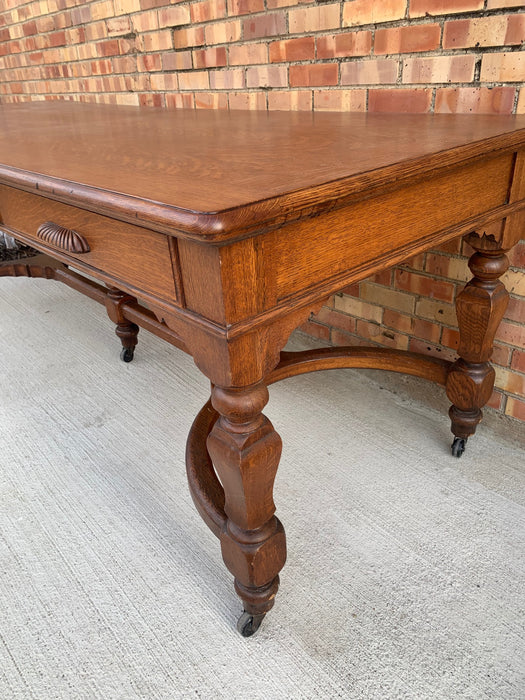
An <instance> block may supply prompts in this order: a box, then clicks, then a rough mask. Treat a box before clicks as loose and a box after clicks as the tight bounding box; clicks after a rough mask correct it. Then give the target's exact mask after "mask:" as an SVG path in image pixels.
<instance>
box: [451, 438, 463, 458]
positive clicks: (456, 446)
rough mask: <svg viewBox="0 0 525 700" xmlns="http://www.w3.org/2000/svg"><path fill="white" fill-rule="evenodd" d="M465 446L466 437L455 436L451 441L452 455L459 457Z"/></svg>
mask: <svg viewBox="0 0 525 700" xmlns="http://www.w3.org/2000/svg"><path fill="white" fill-rule="evenodd" d="M466 447H467V438H459V437H455V438H454V441H453V442H452V448H451V449H452V456H453V457H461V455H462V454H463V452H465V449H466Z"/></svg>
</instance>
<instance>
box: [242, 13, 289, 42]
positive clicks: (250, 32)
mask: <svg viewBox="0 0 525 700" xmlns="http://www.w3.org/2000/svg"><path fill="white" fill-rule="evenodd" d="M243 29H244V39H245V40H246V39H260V38H262V37H265V36H275V35H278V34H286V15H285V13H284V12H273V13H272V12H270V13H267V14H264V15H259V16H258V17H252V18H250V19H245V20H244V22H243Z"/></svg>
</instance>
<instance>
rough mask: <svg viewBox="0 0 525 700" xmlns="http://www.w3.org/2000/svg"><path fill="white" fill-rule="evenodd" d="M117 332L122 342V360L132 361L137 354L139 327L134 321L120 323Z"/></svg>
mask: <svg viewBox="0 0 525 700" xmlns="http://www.w3.org/2000/svg"><path fill="white" fill-rule="evenodd" d="M115 333H116V334H117V337H118V338H120V342H121V343H122V350H121V351H120V359H121V360H122V362H131V361H132V359H133V356H134V354H135V347H136V345H137V338H138V333H139V327H138V326H137V325H136V324H134V323H118V324H117V327H116V328H115Z"/></svg>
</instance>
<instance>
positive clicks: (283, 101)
mask: <svg viewBox="0 0 525 700" xmlns="http://www.w3.org/2000/svg"><path fill="white" fill-rule="evenodd" d="M268 109H270V110H281V111H303V112H311V111H312V92H311V90H272V92H270V93H269V94H268Z"/></svg>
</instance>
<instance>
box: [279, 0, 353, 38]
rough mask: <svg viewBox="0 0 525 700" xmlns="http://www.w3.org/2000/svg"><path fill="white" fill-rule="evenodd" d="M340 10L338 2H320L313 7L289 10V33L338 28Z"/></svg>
mask: <svg viewBox="0 0 525 700" xmlns="http://www.w3.org/2000/svg"><path fill="white" fill-rule="evenodd" d="M340 11H341V6H340V4H339V3H338V2H336V3H332V4H330V5H327V4H322V5H317V6H315V7H305V8H300V9H297V10H290V11H289V13H288V26H289V28H290V34H305V33H307V32H321V31H326V30H327V29H338V28H339V26H340V24H339V21H340Z"/></svg>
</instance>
